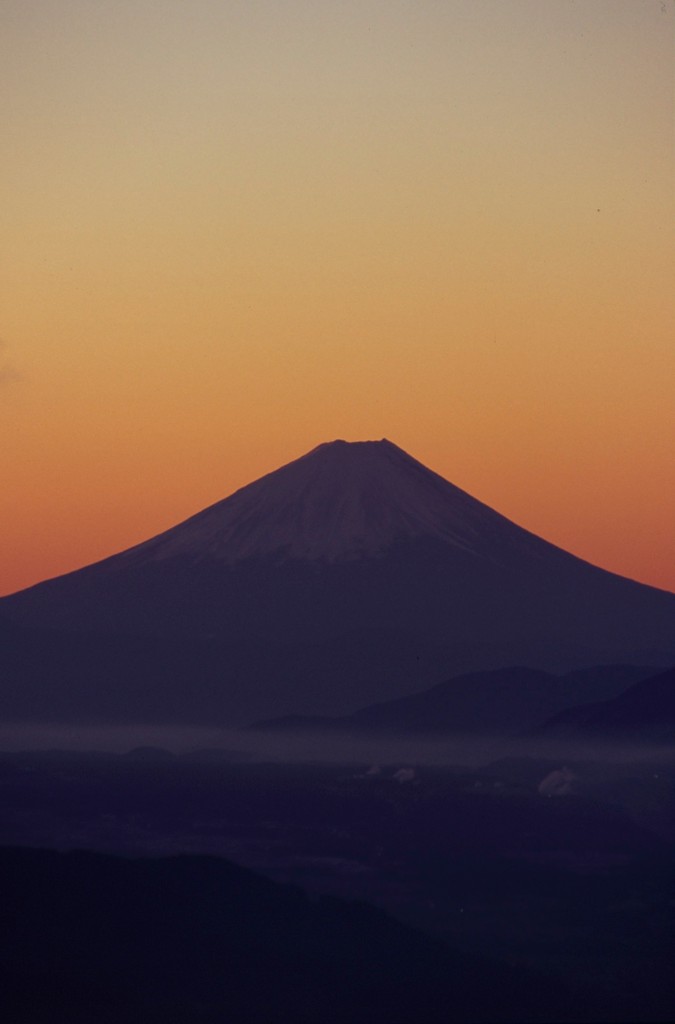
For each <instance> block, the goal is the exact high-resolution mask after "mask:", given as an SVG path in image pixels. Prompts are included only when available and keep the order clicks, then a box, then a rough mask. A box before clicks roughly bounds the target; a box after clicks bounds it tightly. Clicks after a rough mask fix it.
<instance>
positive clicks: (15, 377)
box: [0, 338, 24, 388]
mask: <svg viewBox="0 0 675 1024" xmlns="http://www.w3.org/2000/svg"><path fill="white" fill-rule="evenodd" d="M7 347H8V346H7V342H6V341H5V340H4V339H3V338H0V388H4V387H6V386H9V385H10V384H18V383H20V382H21V381H22V380H24V376H23V374H22V373H21V371H20V370H17V368H16V366H15V365H14V364H13V363H12V362H10V361H9V360H7V359H5V358H4V356H5V352H6V350H7Z"/></svg>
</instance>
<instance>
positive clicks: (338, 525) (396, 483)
mask: <svg viewBox="0 0 675 1024" xmlns="http://www.w3.org/2000/svg"><path fill="white" fill-rule="evenodd" d="M497 522H502V523H503V520H502V517H501V516H499V515H498V514H497V513H495V512H493V511H492V510H491V509H489V508H488V507H487V506H485V505H482V504H481V503H480V502H478V501H476V500H475V499H474V498H471V497H470V496H469V495H468V494H466V493H465V492H464V491H461V490H460V489H459V488H457V487H455V486H454V485H453V484H451V483H449V482H448V481H447V480H444V479H443V477H440V476H438V475H437V474H436V473H433V472H432V471H431V470H429V469H427V468H426V467H425V466H423V465H422V464H421V463H420V462H417V461H416V460H415V459H413V458H411V456H409V455H407V454H406V453H405V452H404V451H402V449H400V448H398V447H397V446H396V445H394V444H392V443H391V442H390V441H387V440H382V441H361V442H346V441H333V442H331V443H328V444H322V445H319V447H318V448H315V449H313V450H312V451H311V452H309V453H308V454H307V455H304V456H302V457H301V458H299V459H296V460H295V461H294V462H291V463H289V464H288V465H286V466H282V467H281V468H280V469H277V470H275V471H274V472H272V473H269V474H268V475H266V476H264V477H261V478H260V479H259V480H256V481H255V482H254V483H252V484H249V485H248V486H246V487H243V488H242V489H241V490H239V491H236V492H235V493H234V494H232V495H231V496H230V497H228V498H225V499H224V500H223V501H221V502H218V503H217V504H215V505H212V506H211V507H210V508H207V509H205V510H204V511H203V512H200V513H198V514H197V515H195V516H193V517H192V518H191V519H188V520H186V521H185V522H184V523H182V524H180V525H179V526H176V527H174V528H173V529H171V530H168V531H167V532H165V533H163V534H160V535H159V536H158V537H155V538H154V539H153V540H151V541H148V542H146V543H145V544H141V545H139V546H138V547H136V548H134V549H133V553H134V557H135V558H138V556H139V554H144V555H145V556H146V557H147V558H150V559H152V560H155V559H167V558H174V557H181V556H183V557H184V556H187V557H192V558H209V559H215V560H217V561H222V562H224V563H227V564H234V563H236V562H241V561H244V560H248V559H251V558H267V557H270V556H274V557H275V559H276V560H278V561H285V560H288V559H301V560H305V561H323V562H336V561H344V560H353V559H356V558H362V557H367V556H374V555H378V554H379V553H381V552H382V551H384V550H386V549H387V548H389V547H391V546H392V545H393V544H395V543H396V542H398V541H401V540H406V539H411V538H419V537H435V538H439V539H441V540H443V541H444V542H445V543H447V544H451V545H453V546H456V547H461V548H464V549H466V550H469V551H473V550H476V544H477V539H478V537H479V535H480V533H481V532H482V530H484V529H485V528H486V527H488V528H491V529H494V528H495V524H496V523H497Z"/></svg>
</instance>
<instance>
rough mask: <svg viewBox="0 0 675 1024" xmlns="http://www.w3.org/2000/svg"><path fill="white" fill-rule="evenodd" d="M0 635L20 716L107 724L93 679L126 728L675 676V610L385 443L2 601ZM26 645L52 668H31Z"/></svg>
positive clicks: (287, 472) (265, 480)
mask: <svg viewBox="0 0 675 1024" xmlns="http://www.w3.org/2000/svg"><path fill="white" fill-rule="evenodd" d="M1 617H4V619H5V621H6V622H9V623H10V634H11V633H12V630H16V629H17V628H18V629H20V630H23V631H24V632H23V634H22V636H21V637H18V638H17V637H16V636H14V639H12V637H11V636H10V640H9V641H8V642H7V643H1V642H0V648H4V649H7V650H14V651H17V650H18V651H19V654H17V656H16V657H14V656H10V655H7V656H5V662H4V663H2V662H1V660H0V684H2V682H3V680H4V683H5V685H6V686H9V687H10V689H12V688H13V689H12V692H13V693H14V694H15V695H16V694H18V696H16V700H18V701H19V703H21V697H20V692H21V688H22V679H23V675H22V673H23V672H24V667H23V666H24V665H25V663H26V660H28V661H29V662H30V661H31V658H33V662H32V665H33V668H32V669H31V672H32V675H31V678H33V679H35V680H36V682H35V688H34V690H33V698H32V699H31V701H30V704H31V708H30V710H29V711H28V712H25V711H22V712H20V713H21V715H22V716H23V714H24V713H28V714H30V715H33V716H38V715H39V713H40V708H41V707H42V706H43V705H44V702H45V701H46V702H47V703H48V704H49V706H50V709H51V710H50V713H51V714H52V715H57V716H60V717H63V716H64V715H65V716H66V718H69V717H72V715H73V714H74V713H75V712H76V711H77V707H81V705H80V704H78V700H79V698H78V700H76V701H73V700H70V699H69V693H70V692H71V691H70V688H71V687H72V689H73V690H74V691H75V692H77V693H79V692H81V691H82V690H86V691H87V692H88V696H87V698H86V702H87V705H88V708H89V711H88V712H87V713H88V715H90V716H91V715H93V716H94V717H95V718H96V717H98V718H100V717H105V716H106V714H107V713H105V712H104V710H103V707H100V708H97V700H98V692H99V691H98V689H97V687H98V680H99V679H101V678H105V679H108V680H109V683H106V685H105V687H104V688H105V689H106V692H107V693H108V698H107V699H109V700H112V701H113V702H114V700H115V694H114V693H111V692H110V689H111V687H112V689H113V690H114V689H115V687H116V686H117V687H121V688H122V689H123V690H124V691H125V694H126V695H127V696H128V699H127V696H125V697H124V699H123V700H122V705H123V707H122V710H121V713H122V714H125V715H126V716H127V717H128V718H129V719H130V720H131V719H138V718H143V719H147V718H148V716H149V717H150V718H152V719H153V720H157V719H158V718H160V719H161V718H165V719H166V718H167V716H169V717H171V716H173V717H174V718H175V717H176V716H178V717H181V716H182V714H183V710H185V713H186V714H187V715H188V717H189V720H191V721H208V722H209V723H210V724H211V723H215V722H219V723H226V722H228V723H229V722H245V721H249V722H250V721H253V720H256V719H260V718H269V717H273V716H278V715H283V714H294V713H302V714H320V715H325V714H345V713H349V712H352V711H354V710H356V709H357V708H359V707H363V706H364V705H366V704H368V703H372V702H375V701H382V700H388V699H392V698H395V697H399V696H404V695H408V694H410V693H412V692H414V691H418V690H423V689H425V688H427V687H429V686H430V685H432V684H435V683H438V682H441V681H442V680H444V679H447V678H448V677H449V676H451V675H456V674H458V673H461V672H467V671H472V670H485V669H492V668H502V667H505V666H508V665H517V664H521V665H525V666H529V667H532V668H538V669H543V670H547V671H563V670H569V669H571V668H576V667H582V666H585V665H593V664H603V663H604V664H611V663H625V664H631V663H633V664H640V665H642V664H646V665H654V666H656V667H659V666H665V665H669V664H671V663H672V662H673V660H675V595H673V594H669V593H666V592H664V591H659V590H656V589H654V588H651V587H647V586H643V585H641V584H638V583H634V582H632V581H630V580H627V579H623V578H621V577H619V576H615V575H613V574H611V573H608V572H605V571H603V570H602V569H599V568H596V567H594V566H592V565H590V564H588V563H587V562H584V561H582V560H580V559H578V558H576V557H574V556H573V555H570V554H568V553H566V552H564V551H562V550H561V549H560V548H557V547H555V546H554V545H551V544H549V543H547V542H546V541H544V540H542V539H540V538H538V537H536V536H534V535H533V534H531V533H529V532H528V531H526V530H523V529H522V528H520V527H518V526H516V525H515V524H514V523H512V522H510V521H509V520H508V519H505V518H504V517H503V516H501V515H499V514H498V513H497V512H495V511H493V510H492V509H490V508H488V507H487V506H486V505H484V504H482V503H481V502H479V501H477V500H476V499H474V498H472V497H471V496H470V495H468V494H466V493H465V492H464V491H461V490H460V489H459V488H457V487H455V486H454V485H453V484H451V483H449V482H448V481H447V480H445V479H443V478H442V477H440V476H438V475H437V474H436V473H434V472H432V471H431V470H429V469H427V468H426V467H425V466H423V465H422V464H421V463H419V462H417V461H416V460H415V459H413V458H411V456H409V455H407V454H406V453H405V452H404V451H402V450H401V449H400V448H398V447H396V445H394V444H391V442H389V441H386V440H383V441H377V442H376V441H365V442H358V443H347V442H345V441H335V442H332V443H330V444H324V445H320V446H319V447H318V448H315V449H314V450H313V451H311V452H309V453H308V454H307V455H305V456H303V457H302V458H299V459H297V460H296V461H294V462H291V463H290V464H288V465H286V466H283V467H282V468H281V469H278V470H276V471H275V472H273V473H270V474H268V475H267V476H265V477H262V478H261V479H260V480H257V481H255V482H254V483H252V484H249V485H248V486H247V487H244V488H242V489H241V490H239V491H237V492H236V493H235V494H233V495H231V496H230V497H228V498H225V499H224V500H223V501H221V502H218V503H217V504H215V505H213V506H211V507H210V508H208V509H206V510H204V511H203V512H200V513H198V514H197V515H195V516H193V517H192V518H190V519H188V520H186V521H185V522H184V523H181V524H179V525H178V526H176V527H174V528H172V529H170V530H168V531H166V532H165V533H162V534H160V535H159V536H157V537H154V538H152V539H151V540H148V541H146V542H145V543H142V544H139V545H137V546H136V547H134V548H131V549H129V550H128V551H124V552H122V553H120V554H118V555H114V556H113V557H111V558H108V559H106V560H104V561H102V562H98V563H96V564H94V565H92V566H88V567H86V568H84V569H81V570H78V571H77V572H73V573H68V574H67V575H65V576H61V577H58V578H56V579H53V580H48V581H46V582H44V583H40V584H38V585H37V586H34V587H31V588H29V589H28V590H24V591H21V592H19V593H17V594H14V595H11V596H9V597H6V598H4V599H2V600H0V618H1ZM27 630H28V631H35V630H37V631H38V634H39V635H38V636H37V641H36V643H37V648H38V649H41V650H44V651H45V652H46V653H45V658H44V659H42V660H40V659H39V658H38V662H39V663H37V664H36V663H35V656H34V655H31V654H30V653H27V652H26V647H27V646H30V642H29V640H28V639H27V635H26V632H25V631H27ZM112 638H115V639H114V641H113V639H112ZM97 644H98V645H99V647H100V653H99V654H97V649H96V648H97ZM139 647H141V648H142V656H139V657H137V656H136V654H135V653H134V652H136V651H137V649H138V648H139ZM54 648H56V649H58V651H61V652H63V654H62V656H61V655H59V657H56V658H54V656H53V649H54ZM111 651H112V654H111ZM181 651H185V652H187V653H181ZM50 652H52V653H50ZM1 658H2V650H0V659H1ZM111 659H112V663H113V665H114V666H115V668H114V671H113V670H112V669H111V667H110V661H111ZM167 661H168V662H170V663H171V665H170V667H169V668H168V669H166V671H165V667H164V666H165V665H166V663H167ZM204 666H206V667H204ZM111 672H112V675H111ZM148 673H150V675H151V676H153V677H154V678H156V679H157V680H158V681H159V690H158V692H157V695H156V698H153V699H152V700H148V698H147V690H146V689H144V687H145V686H146V683H145V680H146V678H147V676H148ZM165 675H166V682H165V684H164V690H163V695H162V693H161V689H162V686H161V679H162V678H163V677H164V676H165ZM40 690H42V692H43V694H44V697H41V696H40V692H39V691H40ZM16 700H14V698H12V701H14V703H12V701H10V702H9V704H7V703H6V702H5V707H6V709H7V710H6V714H11V712H12V707H13V706H16ZM103 703H105V701H103ZM24 704H25V701H24ZM59 708H60V709H59ZM17 713H19V712H18V711H17Z"/></svg>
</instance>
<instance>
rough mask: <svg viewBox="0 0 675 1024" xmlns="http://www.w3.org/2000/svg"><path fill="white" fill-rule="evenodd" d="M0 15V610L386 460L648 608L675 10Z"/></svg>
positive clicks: (669, 337) (373, 6)
mask: <svg viewBox="0 0 675 1024" xmlns="http://www.w3.org/2000/svg"><path fill="white" fill-rule="evenodd" d="M7 6H8V18H7V23H8V26H9V27H8V31H6V33H5V39H4V42H3V43H2V47H3V50H4V53H3V66H4V75H5V80H6V86H5V92H6V93H7V94H8V95H9V96H10V104H9V107H10V113H9V118H10V130H9V131H8V132H7V133H6V138H5V140H4V154H3V156H4V168H5V179H6V181H7V182H8V185H9V191H10V197H11V213H10V214H9V215H8V217H7V223H6V225H5V228H4V231H3V241H2V245H3V248H4V257H3V278H4V280H5V295H4V302H3V306H4V310H3V321H2V323H0V339H1V340H0V431H1V432H2V439H3V443H2V445H1V446H0V473H1V475H2V476H1V478H2V481H3V486H2V488H1V489H0V528H1V530H2V551H3V554H2V560H1V567H0V593H9V592H12V591H13V590H16V589H19V588H20V587H23V586H27V585H30V584H31V583H34V582H37V581H38V580H40V579H44V578H46V577H49V576H52V575H56V574H59V573H62V572H66V571H68V570H70V569H73V568H77V567H79V566H81V565H83V564H86V563H88V562H91V561H94V560H97V559H99V558H102V557H105V556H106V555H109V554H113V553H114V552H116V551H119V550H122V549H123V548H125V547H128V546H129V545H131V544H133V543H136V542H139V541H141V540H144V539H146V538H147V537H149V536H152V535H154V534H155V533H157V532H159V531H160V530H162V529H165V528H167V527H169V526H171V525H173V524H175V523H176V522H178V521H180V520H181V519H183V518H185V517H187V516H188V515H191V514H192V513H194V512H197V511H198V510H199V509H200V508H203V507H204V506H206V505H208V504H211V503H212V502H214V501H217V500H219V499H220V498H222V497H225V496H226V495H227V494H229V493H231V492H232V491H233V490H235V489H236V488H237V487H240V486H242V485H244V484H246V483H248V482H250V481H251V480H253V479H255V478H256V477H258V476H260V475H262V474H263V473H265V472H269V471H270V470H272V469H275V468H277V466H279V465H281V464H283V463H285V462H287V461H289V460H290V459H292V458H296V457H297V456H299V455H302V454H303V453H304V452H305V451H307V450H309V449H310V448H312V447H314V446H315V445H316V444H319V443H321V442H322V441H327V440H332V439H334V438H336V437H344V438H346V439H347V440H359V439H368V438H380V437H385V436H386V437H388V438H389V439H390V440H392V441H394V442H395V443H396V444H398V445H400V446H401V447H402V448H404V449H406V450H407V451H408V452H409V453H410V454H411V455H413V456H414V457H416V458H418V459H420V460H421V461H422V462H424V463H425V464H427V465H428V466H429V467H430V468H431V469H434V470H436V471H437V472H439V473H441V474H442V475H443V476H446V477H447V478H448V479H450V480H452V481H453V483H455V484H457V485H458V486H460V487H463V488H464V489H465V490H467V491H469V493H471V494H473V495H474V496H475V497H477V498H479V499H480V500H482V501H485V502H486V503H487V504H489V505H491V506H492V507H493V508H495V509H497V510H498V511H500V512H502V513H503V514H504V515H507V516H508V517H509V518H511V519H513V520H514V521H516V522H517V523H519V524H520V525H522V526H524V527H526V528H528V529H530V530H533V531H534V532H535V533H538V534H539V535H541V536H543V537H545V538H546V539H547V540H550V541H552V542H554V543H557V544H559V545H560V546H562V547H564V548H566V549H567V550H570V551H572V552H573V553H574V554H577V555H579V556H580V557H583V558H585V559H587V560H589V561H591V562H594V563H595V564H598V565H601V566H602V567H604V568H606V569H610V570H612V571H614V572H618V573H621V574H622V575H626V576H630V577H632V578H635V579H638V580H641V581H643V582H647V583H651V584H653V585H656V586H661V587H664V588H667V589H675V539H674V531H673V523H674V522H675V474H674V472H673V451H674V450H675V445H674V443H673V442H674V441H675V429H674V427H673V413H672V407H673V394H674V393H675V346H673V327H674V321H675V317H674V315H673V314H674V312H675V302H674V299H673V289H672V280H671V270H670V268H671V267H672V262H673V248H674V245H673V241H674V239H673V229H672V224H673V223H674V221H675V218H673V214H674V213H675V210H674V209H673V205H674V204H673V194H672V178H673V171H674V170H675V151H674V146H673V132H672V124H673V112H674V111H673V88H672V85H673V81H672V68H673V66H675V65H674V62H673V57H674V56H675V53H674V50H675V46H674V39H675V7H674V6H673V5H671V4H668V5H664V4H662V3H660V2H658V0H655V2H653V3H652V2H651V0H644V2H642V3H640V4H636V3H635V2H634V0H587V2H586V3H585V4H579V5H575V4H569V3H567V2H565V0H548V2H547V3H546V4H541V2H540V0H510V2H509V3H502V4H497V3H494V2H491V0H452V2H448V3H445V4H436V3H433V2H431V0H417V2H415V3H408V2H406V0H386V2H385V0H361V2H360V3H356V2H352V0H346V2H345V3H340V4H334V3H332V2H322V0H319V2H316V0H312V2H310V0H289V2H288V3H286V4H283V5H280V4H275V3H273V2H272V0H251V2H250V3H247V4H245V5H244V4H222V3H216V2H215V0H195V2H194V3H193V4H191V5H189V6H188V5H185V4H183V3H180V2H178V0H168V2H167V3H165V4H162V5H158V4H156V3H154V2H153V0H136V2H134V3H131V2H130V0H122V2H120V3H117V4H115V5H111V6H109V7H106V6H104V7H103V8H101V9H95V8H92V6H91V5H90V4H88V3H85V0H73V2H72V3H69V4H68V5H67V6H66V7H65V8H64V7H63V5H61V4H57V2H56V0H44V2H43V3H41V4H40V5H39V7H37V8H36V7H34V6H32V7H31V5H25V4H20V3H19V2H18V0H9V3H8V5H7ZM8 205H9V204H8Z"/></svg>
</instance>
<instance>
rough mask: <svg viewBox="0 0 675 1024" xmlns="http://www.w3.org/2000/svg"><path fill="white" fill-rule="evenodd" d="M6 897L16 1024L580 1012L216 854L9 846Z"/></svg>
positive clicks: (413, 934)
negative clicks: (160, 855)
mask: <svg viewBox="0 0 675 1024" xmlns="http://www.w3.org/2000/svg"><path fill="white" fill-rule="evenodd" d="M0 896H1V897H2V902H3V914H2V916H1V919H0V937H1V939H2V947H3V958H2V964H1V965H0V1010H1V1011H2V1013H3V1020H7V1021H10V1020H11V1021H17V1022H18V1021H23V1022H29V1021H34V1022H38V1021H45V1022H46V1021H53V1022H58V1021H64V1022H65V1021H68V1022H69V1024H70V1022H72V1024H84V1022H86V1024H89V1022H90V1021H92V1020H97V1021H108V1022H113V1021H114V1022H115V1024H134V1022H139V1021H143V1022H147V1024H160V1022H161V1024H165V1022H168V1021H175V1022H187V1021H195V1022H202V1024H220V1022H222V1021H223V1020H233V1021H241V1022H242V1024H262V1022H276V1024H284V1022H293V1024H295V1022H304V1024H314V1022H316V1021H326V1022H332V1024H348V1022H352V1021H357V1020H368V1021H372V1022H373V1024H390V1022H391V1021H394V1020H395V1021H398V1022H400V1024H406V1022H407V1024H416V1022H418V1021H420V1020H424V1021H428V1022H429V1024H433V1022H437V1024H442V1022H447V1021H457V1022H460V1021H467V1020H490V1021H503V1022H508V1021H511V1022H514V1021H528V1020H531V1021H539V1020H544V1019H546V1018H547V1013H548V1012H550V1009H551V1006H555V1007H556V1008H558V1009H559V1007H560V1000H561V999H563V1000H564V1005H565V1007H566V1009H568V1010H569V1011H571V1012H573V1007H574V1003H573V1002H572V1000H571V998H570V997H569V995H568V993H567V991H566V988H565V987H564V986H563V985H562V984H561V983H560V982H559V981H558V979H551V978H548V977H543V976H539V975H537V974H536V973H535V972H533V971H527V970H523V969H518V968H512V967H509V966H507V965H505V964H504V965H502V964H498V963H494V962H492V961H491V960H488V959H487V958H483V957H480V956H475V955H471V954H466V953H461V952H455V951H453V950H450V949H448V948H447V947H446V946H445V945H444V944H443V943H442V942H440V941H438V940H436V939H434V938H432V937H430V936H427V935H425V934H423V933H421V932H418V931H415V930H413V929H412V928H409V927H406V926H405V925H403V924H399V923H398V922H397V921H396V920H394V919H393V918H391V917H389V916H388V915H387V914H385V913H384V912H383V911H380V910H376V909H375V908H373V907H370V906H368V905H367V904H365V903H356V902H346V901H341V900H338V899H335V898H330V897H321V898H314V899H310V898H309V897H308V896H306V895H305V894H304V893H303V892H302V891H301V890H300V889H297V888H295V887H291V886H286V885H281V884H278V883H275V882H272V881H269V880H268V879H266V878H263V877H261V876H259V875H256V874H254V873H253V872H251V871H248V870H246V869H245V868H241V867H238V866H237V865H235V864H232V863H230V862H228V861H226V860H221V859H219V858H215V857H203V856H202V857H199V856H180V857H167V858H164V859H153V858H147V857H144V858H140V859H131V858H122V857H111V856H105V855H102V854H98V853H89V852H82V851H74V852H69V853H57V852H53V851H51V850H36V849H21V848H14V849H12V848H9V849H7V848H5V849H2V848H0ZM449 1007H450V1008H451V1009H450V1010H449ZM566 1019H577V1018H576V1016H574V1017H570V1018H566Z"/></svg>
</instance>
